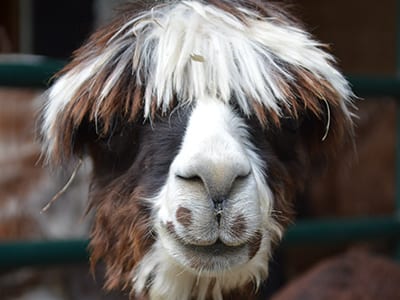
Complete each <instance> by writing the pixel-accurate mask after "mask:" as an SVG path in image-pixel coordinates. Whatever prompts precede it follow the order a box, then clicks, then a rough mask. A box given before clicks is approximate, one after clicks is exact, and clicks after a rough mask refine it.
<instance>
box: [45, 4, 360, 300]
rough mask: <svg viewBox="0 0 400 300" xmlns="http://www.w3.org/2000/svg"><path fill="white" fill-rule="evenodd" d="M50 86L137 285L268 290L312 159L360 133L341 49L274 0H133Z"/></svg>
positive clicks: (101, 256) (53, 136) (64, 147)
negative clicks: (340, 64) (331, 47)
mask: <svg viewBox="0 0 400 300" xmlns="http://www.w3.org/2000/svg"><path fill="white" fill-rule="evenodd" d="M44 97H45V101H46V104H45V105H44V108H43V111H42V115H41V134H42V143H43V152H44V155H45V157H46V160H47V162H48V163H50V164H52V165H64V166H65V165H68V164H72V165H73V164H74V163H76V161H77V160H78V159H81V158H83V157H85V156H89V157H90V158H91V160H92V164H93V175H92V184H91V191H90V195H89V208H90V209H91V210H93V211H94V221H93V225H92V231H91V241H90V248H91V263H92V264H93V266H94V265H95V264H96V262H98V261H99V260H102V262H103V263H104V264H105V266H106V274H105V276H106V283H105V288H106V289H121V290H126V291H128V292H129V293H130V296H131V298H132V299H177V300H178V299H179V300H182V299H256V298H257V295H258V287H259V286H260V284H261V283H262V282H263V281H264V280H265V279H266V278H267V275H268V260H269V258H270V256H271V252H272V249H273V246H274V245H276V244H277V243H278V242H279V240H280V238H281V237H282V234H283V232H284V229H285V227H286V226H287V224H288V223H289V222H290V220H291V217H292V208H291V203H292V201H293V198H294V197H295V195H296V193H298V192H299V191H301V189H302V187H303V183H304V180H305V179H306V177H307V171H308V169H309V167H310V165H311V164H312V163H315V162H318V163H321V162H322V161H324V160H326V159H327V158H329V156H330V155H332V154H334V153H335V151H337V149H338V148H339V147H341V146H342V145H344V144H346V143H351V136H352V116H353V114H352V112H351V108H352V99H353V94H352V92H351V89H350V88H349V85H348V83H347V81H346V79H345V78H344V77H343V76H342V75H341V73H340V72H339V71H338V70H337V68H336V67H335V60H334V58H333V57H332V56H331V55H330V54H329V53H328V52H327V51H326V50H325V46H324V45H323V44H321V43H319V42H317V41H315V40H314V39H313V38H312V37H311V36H310V35H309V34H308V33H307V32H306V31H304V29H303V28H302V26H301V25H300V24H299V23H298V21H296V19H294V18H293V17H292V16H290V15H289V14H288V13H287V12H286V11H285V10H284V9H282V8H280V7H279V6H278V5H276V4H274V3H271V2H269V1H257V0H250V1H241V0H237V1H228V0H210V1H201V0H194V1H166V2H165V3H157V4H156V5H155V6H153V7H145V8H143V9H141V10H139V11H138V7H137V5H135V4H131V5H128V6H126V7H124V9H123V10H122V11H121V15H120V16H119V17H117V18H116V19H115V20H114V21H113V22H112V23H111V24H109V25H107V26H105V27H104V28H102V29H100V30H98V31H97V32H96V33H94V34H93V35H92V36H91V37H90V38H89V40H88V41H87V42H86V43H85V44H84V45H83V46H82V47H81V48H80V49H79V50H77V51H76V52H75V53H74V57H73V60H72V61H71V63H69V64H68V65H67V66H66V67H65V68H64V69H63V70H62V71H61V72H59V73H58V74H57V76H56V80H55V82H54V84H53V86H52V87H51V88H50V89H49V90H48V91H47V92H46V93H45V95H44Z"/></svg>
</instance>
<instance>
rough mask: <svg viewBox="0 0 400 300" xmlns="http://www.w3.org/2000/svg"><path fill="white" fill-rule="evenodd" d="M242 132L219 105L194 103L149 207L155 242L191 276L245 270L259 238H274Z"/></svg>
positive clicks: (264, 190)
mask: <svg viewBox="0 0 400 300" xmlns="http://www.w3.org/2000/svg"><path fill="white" fill-rule="evenodd" d="M246 127H247V126H246V124H245V121H244V120H243V119H242V118H241V117H240V116H238V115H237V113H235V112H234V111H233V110H232V108H231V107H230V106H228V105H226V104H224V103H222V102H221V101H220V100H218V99H212V98H204V99H199V101H198V102H197V104H196V106H195V107H194V108H193V111H192V112H191V114H190V117H189V120H188V125H187V128H186V131H185V135H184V137H183V140H182V144H181V146H180V150H179V152H178V153H177V155H176V157H175V158H174V160H173V162H172V164H171V166H170V168H169V172H168V177H167V180H166V182H165V184H164V186H163V187H162V189H161V191H160V193H159V194H158V195H157V196H156V197H155V198H154V199H153V200H152V201H154V207H155V208H156V212H155V214H156V216H155V219H156V222H157V223H156V226H157V231H158V233H159V237H160V240H161V242H162V243H163V245H164V247H165V248H166V249H167V251H169V252H170V254H171V256H173V257H175V258H176V260H177V261H178V262H179V263H181V264H182V265H183V266H186V267H188V268H191V269H193V270H194V271H202V272H204V273H206V272H209V273H210V274H214V273H218V272H221V271H227V270H229V269H231V268H232V267H235V266H237V265H240V264H245V263H247V262H248V261H249V260H250V259H251V258H252V257H253V256H254V247H255V245H259V244H260V239H262V238H265V240H266V242H267V243H269V241H270V240H271V239H272V237H276V236H277V235H279V233H277V232H276V229H277V226H276V225H275V224H274V222H273V221H272V220H271V213H270V212H271V209H272V200H273V199H272V193H271V191H270V188H269V186H268V184H267V183H266V182H265V177H264V173H265V172H264V171H265V166H264V163H263V162H262V161H261V158H260V157H259V155H258V154H257V153H256V152H255V147H254V145H252V143H251V141H250V140H249V139H250V137H249V133H248V131H247V128H246ZM265 229H267V230H265ZM269 230H271V232H269ZM210 254H211V255H210Z"/></svg>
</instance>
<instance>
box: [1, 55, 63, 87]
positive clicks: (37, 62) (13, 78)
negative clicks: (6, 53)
mask: <svg viewBox="0 0 400 300" xmlns="http://www.w3.org/2000/svg"><path fill="white" fill-rule="evenodd" d="M64 65H65V62H64V61H62V60H56V59H49V58H44V57H31V59H24V57H21V60H20V61H19V60H18V57H14V58H13V59H12V60H10V61H9V62H6V61H1V62H0V85H2V86H14V87H46V86H48V85H49V83H50V78H51V76H53V75H54V74H55V73H56V72H57V71H59V70H60V69H61V68H62V67H63V66H64Z"/></svg>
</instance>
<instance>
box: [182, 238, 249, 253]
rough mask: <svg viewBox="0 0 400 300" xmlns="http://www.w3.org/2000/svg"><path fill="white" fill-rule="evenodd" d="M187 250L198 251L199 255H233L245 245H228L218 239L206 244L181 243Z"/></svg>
mask: <svg viewBox="0 0 400 300" xmlns="http://www.w3.org/2000/svg"><path fill="white" fill-rule="evenodd" d="M183 246H184V247H185V248H186V249H188V250H189V251H192V252H195V253H198V254H200V255H207V256H219V255H235V254H237V253H238V252H239V251H240V250H242V249H243V248H244V247H245V246H246V245H245V244H242V245H239V246H229V245H226V244H225V243H224V242H222V241H221V240H220V239H218V240H217V241H216V242H215V243H214V244H211V245H207V246H199V245H193V244H184V245H183Z"/></svg>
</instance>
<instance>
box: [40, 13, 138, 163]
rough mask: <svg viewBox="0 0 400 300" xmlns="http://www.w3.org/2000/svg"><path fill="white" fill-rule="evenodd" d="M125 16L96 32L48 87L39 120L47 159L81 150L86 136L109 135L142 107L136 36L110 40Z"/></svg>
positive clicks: (63, 159) (54, 160) (65, 157)
mask: <svg viewBox="0 0 400 300" xmlns="http://www.w3.org/2000/svg"><path fill="white" fill-rule="evenodd" d="M121 19H123V18H121ZM121 19H119V20H116V21H115V22H114V23H112V24H110V25H108V26H107V27H105V28H103V29H101V30H99V31H98V32H96V33H94V34H93V35H92V36H91V37H90V38H89V40H88V41H87V42H86V44H85V45H84V46H82V47H81V48H80V49H78V50H77V51H76V52H75V53H74V56H73V60H72V61H71V62H70V63H69V64H68V65H67V66H66V67H64V69H63V70H61V71H60V72H59V73H58V74H56V76H55V80H54V84H53V85H52V87H51V88H50V89H49V90H48V91H47V92H45V93H44V95H43V98H44V101H45V105H44V108H43V110H42V112H41V119H40V121H41V138H42V144H43V153H44V155H45V157H46V159H47V161H48V162H51V163H56V164H59V163H63V162H66V161H68V160H69V159H71V158H73V157H74V156H77V155H78V156H79V155H82V154H83V151H84V145H83V141H84V138H83V136H85V135H88V134H89V135H93V134H95V135H97V136H99V137H104V136H107V135H108V134H109V133H110V132H111V131H112V129H113V126H114V125H115V121H116V120H117V119H118V120H120V119H121V118H123V119H124V120H127V121H134V120H135V119H136V117H137V115H138V112H139V111H140V110H141V108H142V97H143V91H142V87H141V83H140V80H139V78H138V77H137V74H136V72H134V70H133V68H134V67H133V65H132V57H133V51H134V46H135V38H134V37H133V36H130V37H129V40H127V41H125V43H123V44H121V43H110V40H112V38H113V36H114V35H115V34H117V33H118V31H119V30H120V29H121V27H122V26H123V24H122V23H121V21H120V20H121ZM127 39H128V38H127Z"/></svg>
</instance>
